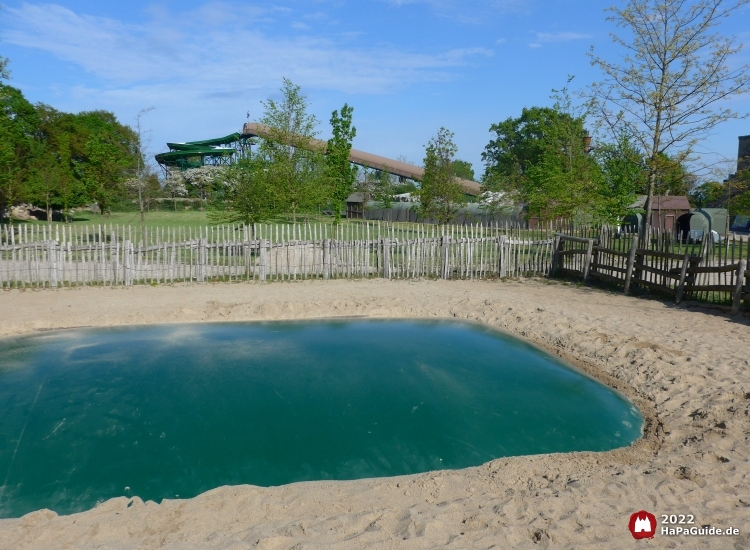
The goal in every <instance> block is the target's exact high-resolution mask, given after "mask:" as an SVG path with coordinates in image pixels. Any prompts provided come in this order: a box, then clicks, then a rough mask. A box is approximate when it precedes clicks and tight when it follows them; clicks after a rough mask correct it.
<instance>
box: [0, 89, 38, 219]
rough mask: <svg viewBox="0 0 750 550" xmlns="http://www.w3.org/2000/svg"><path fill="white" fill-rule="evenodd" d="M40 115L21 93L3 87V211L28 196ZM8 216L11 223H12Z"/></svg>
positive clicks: (0, 200) (0, 153)
mask: <svg viewBox="0 0 750 550" xmlns="http://www.w3.org/2000/svg"><path fill="white" fill-rule="evenodd" d="M39 123H40V121H39V116H38V114H37V112H36V110H35V109H34V106H33V105H31V104H30V103H29V102H28V101H27V100H26V98H24V97H23V94H22V93H21V91H20V90H18V89H16V88H12V87H10V86H5V85H3V84H0V212H2V211H4V210H5V209H6V208H7V209H8V212H10V211H11V209H12V207H13V205H14V204H15V203H16V202H18V201H19V200H22V199H24V198H25V196H26V195H27V194H28V189H27V180H28V178H29V171H30V170H31V166H32V161H33V155H34V152H35V150H36V147H35V140H36V138H37V136H38V133H39ZM12 222H13V221H12V216H9V223H12Z"/></svg>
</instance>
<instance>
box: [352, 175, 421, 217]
mask: <svg viewBox="0 0 750 550" xmlns="http://www.w3.org/2000/svg"><path fill="white" fill-rule="evenodd" d="M397 187H398V184H397V183H396V180H395V178H394V177H393V176H392V175H391V174H390V173H389V172H388V171H386V170H385V167H382V169H380V170H378V169H374V170H373V169H370V170H368V169H365V170H364V171H363V173H362V177H361V178H360V179H359V181H357V186H356V189H357V191H358V192H360V193H362V195H363V199H364V202H365V203H367V202H368V201H371V200H372V201H374V202H376V203H377V204H378V208H390V207H391V204H392V203H393V200H394V198H393V197H394V195H396V194H397ZM415 189H416V187H415Z"/></svg>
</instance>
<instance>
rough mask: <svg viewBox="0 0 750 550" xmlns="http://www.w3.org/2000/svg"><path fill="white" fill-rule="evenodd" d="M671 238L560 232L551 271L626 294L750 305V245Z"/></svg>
mask: <svg viewBox="0 0 750 550" xmlns="http://www.w3.org/2000/svg"><path fill="white" fill-rule="evenodd" d="M673 237H674V236H670V234H668V233H661V232H658V231H657V232H654V233H653V234H652V235H650V236H649V237H648V238H647V239H645V243H646V244H644V242H643V241H642V240H640V239H639V237H638V235H632V234H627V233H622V232H617V231H613V230H611V229H608V228H602V229H601V230H600V231H599V232H598V234H597V235H590V236H587V237H574V236H570V235H565V234H562V233H558V234H557V235H556V236H555V246H554V253H553V260H552V269H551V272H552V275H553V276H554V275H557V274H562V275H568V276H573V277H579V278H582V279H583V280H584V281H591V280H601V281H606V282H608V283H613V284H615V285H620V286H622V287H623V291H624V292H626V293H627V292H629V291H630V289H631V288H632V287H633V286H637V287H640V288H643V289H649V290H653V291H656V292H659V293H665V294H669V295H672V296H674V297H675V301H676V302H677V303H680V302H682V301H683V300H684V299H686V298H689V299H693V300H703V301H713V302H722V301H731V304H732V312H734V313H736V312H738V311H739V309H740V306H741V303H742V302H743V301H744V303H745V304H746V305H750V271H749V270H748V269H747V263H748V256H750V242H743V241H741V240H738V239H737V238H736V237H735V236H732V237H731V238H730V239H725V240H724V242H723V243H718V244H715V243H713V242H711V241H710V240H708V239H706V240H705V241H703V242H700V243H685V242H679V239H676V238H673Z"/></svg>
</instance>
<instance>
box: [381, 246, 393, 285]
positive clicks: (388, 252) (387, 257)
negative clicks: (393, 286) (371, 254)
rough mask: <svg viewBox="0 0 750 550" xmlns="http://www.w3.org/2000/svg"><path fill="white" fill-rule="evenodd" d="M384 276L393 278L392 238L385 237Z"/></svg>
mask: <svg viewBox="0 0 750 550" xmlns="http://www.w3.org/2000/svg"><path fill="white" fill-rule="evenodd" d="M383 278H384V279H389V280H390V278H391V240H390V239H388V238H384V239H383Z"/></svg>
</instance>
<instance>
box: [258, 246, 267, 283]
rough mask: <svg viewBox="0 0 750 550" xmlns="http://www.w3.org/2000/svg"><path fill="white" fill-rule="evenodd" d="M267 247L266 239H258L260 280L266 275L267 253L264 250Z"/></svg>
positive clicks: (263, 279)
mask: <svg viewBox="0 0 750 550" xmlns="http://www.w3.org/2000/svg"><path fill="white" fill-rule="evenodd" d="M267 249H268V241H267V240H266V239H261V240H260V277H259V278H260V280H261V281H265V280H266V277H267V276H268V273H267V271H268V265H267V264H268V255H267V254H266V251H267Z"/></svg>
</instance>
